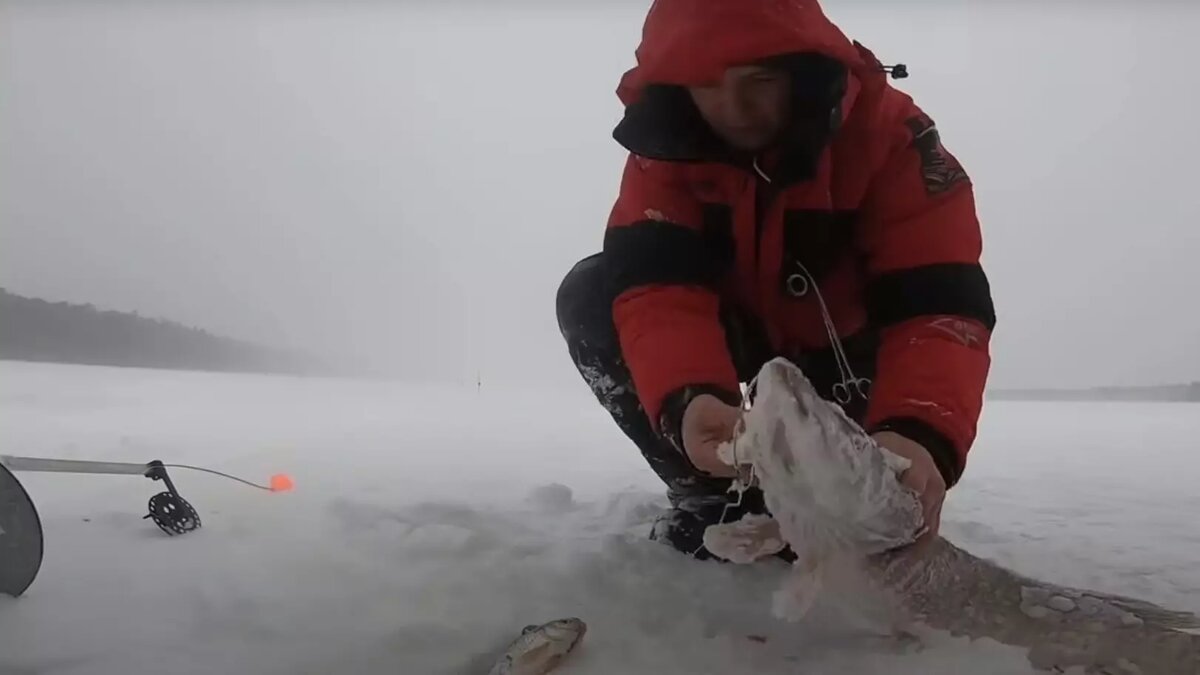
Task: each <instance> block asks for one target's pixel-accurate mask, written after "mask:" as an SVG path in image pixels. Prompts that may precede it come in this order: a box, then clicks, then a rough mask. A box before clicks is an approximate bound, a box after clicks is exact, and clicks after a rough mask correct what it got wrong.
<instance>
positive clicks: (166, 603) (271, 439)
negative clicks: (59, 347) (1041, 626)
mask: <svg viewBox="0 0 1200 675" xmlns="http://www.w3.org/2000/svg"><path fill="white" fill-rule="evenodd" d="M564 358H565V357H564ZM564 364H565V367H569V363H567V362H564ZM0 433H2V434H3V435H2V436H0V453H3V454H15V455H32V456H46V457H57V458H67V459H98V460H113V461H135V462H145V461H149V460H151V459H163V460H164V461H171V462H186V463H191V464H198V465H203V466H208V467H211V468H214V469H218V470H221V471H227V472H231V473H235V474H238V475H244V476H246V477H248V478H251V479H254V480H258V481H265V480H266V479H267V477H268V476H270V475H271V474H272V473H276V472H287V473H290V474H291V475H292V476H293V478H294V479H295V481H296V489H295V490H294V491H293V492H290V493H283V494H270V493H266V492H261V491H257V490H253V489H250V488H247V487H246V486H242V485H239V484H237V483H234V482H230V481H226V480H223V479H220V478H218V477H215V476H211V475H208V474H200V473H193V472H186V471H182V470H176V471H174V472H173V478H174V479H175V481H176V483H177V485H178V487H179V489H180V491H181V492H182V494H183V495H184V496H185V497H186V498H187V499H188V500H189V501H191V502H192V504H194V505H195V507H196V508H197V509H198V510H199V512H200V515H201V517H202V518H203V521H204V526H203V528H202V529H201V530H199V531H197V532H193V533H191V534H188V535H186V536H183V537H175V538H168V537H166V536H165V535H164V534H163V533H162V532H160V531H159V530H158V529H157V528H156V527H154V526H153V525H152V524H151V523H150V522H149V521H146V520H142V515H143V514H144V508H145V503H146V500H147V499H148V498H149V497H150V496H151V495H152V494H154V493H155V492H157V491H159V490H161V484H160V483H153V482H151V481H148V480H146V479H144V478H138V477H125V476H75V475H61V474H33V473H22V474H20V475H19V478H20V479H21V481H22V482H23V483H24V484H25V486H26V488H27V489H28V491H29V492H30V494H31V496H32V497H33V499H34V500H35V502H36V503H37V505H38V508H39V509H40V512H41V515H42V520H43V525H44V528H45V533H46V557H45V562H44V565H43V568H42V572H41V575H40V576H39V578H38V579H37V581H36V582H35V583H34V585H33V586H32V587H31V588H30V589H29V591H28V593H27V594H26V595H25V596H24V597H22V598H20V599H17V600H12V599H9V598H0V673H5V674H6V675H7V674H9V673H12V674H14V675H24V674H27V673H38V674H39V675H43V674H44V675H60V674H61V675H68V674H70V675H82V674H87V675H108V674H113V675H118V674H119V675H130V674H137V673H156V674H158V673H164V674H174V673H180V674H187V675H190V674H192V673H196V674H199V673H235V672H236V673H266V674H275V673H280V674H282V673H312V674H317V673H331V672H338V673H387V674H397V673H405V674H408V673H413V674H418V675H421V674H430V675H443V674H444V675H451V674H454V675H460V674H461V675H467V674H468V673H474V672H486V670H487V668H488V666H489V665H490V661H491V659H492V658H494V657H495V655H496V654H497V652H498V650H501V649H503V647H504V646H505V645H507V644H508V643H509V642H510V641H511V640H512V639H513V637H515V635H516V634H517V633H518V632H519V631H520V628H521V627H522V626H524V625H526V624H530V623H537V622H541V621H545V620H548V619H551V618H556V617H559V616H579V617H580V618H582V619H584V620H585V621H586V622H587V623H588V627H589V630H588V635H587V638H586V639H585V641H584V643H583V645H582V646H581V647H580V648H579V650H578V651H577V652H576V653H575V654H573V655H572V656H571V658H570V659H569V660H568V661H567V662H566V663H565V664H564V665H563V667H562V668H561V672H562V673H563V674H564V675H583V674H597V673H605V674H608V673H622V674H623V675H636V674H640V673H689V674H693V673H714V674H716V673H721V674H728V673H742V672H745V673H750V672H753V673H806V674H815V673H839V674H848V675H854V674H860V673H861V674H865V673H932V674H935V675H941V674H945V675H949V674H951V673H953V674H958V673H964V672H971V673H984V674H986V673H1016V674H1025V673H1031V672H1033V671H1032V670H1031V669H1030V668H1029V667H1028V666H1027V665H1026V662H1025V659H1024V656H1023V655H1022V654H1021V653H1020V652H1019V651H1017V650H1015V649H1012V648H1008V647H1004V646H1001V645H997V644H995V643H974V644H971V643H968V642H967V641H966V640H965V639H960V638H954V637H951V636H949V635H943V636H936V637H935V639H934V641H933V642H932V643H931V644H930V645H929V646H928V648H926V649H924V650H915V649H912V648H911V647H906V646H900V645H897V644H894V643H891V642H885V641H880V640H878V639H876V638H873V637H871V636H868V635H864V634H861V633H858V632H856V631H855V630H854V629H853V627H852V626H848V625H842V624H839V622H838V621H837V620H836V619H837V616H836V612H833V611H832V609H826V611H822V608H821V607H818V608H816V609H815V610H814V612H813V613H812V614H810V615H808V616H806V617H805V619H803V620H802V621H800V622H798V623H795V624H791V623H786V622H782V621H779V620H777V619H774V618H773V617H772V616H771V597H772V594H773V593H774V591H775V590H776V588H777V587H778V586H779V584H780V582H781V581H782V580H783V579H784V577H785V575H786V571H787V570H786V568H785V567H784V566H783V564H782V563H777V562H766V563H757V564H755V565H750V566H740V565H726V564H718V563H702V562H696V561H692V560H690V559H686V558H684V557H682V556H681V555H680V554H677V553H675V552H674V551H671V550H669V549H667V548H665V547H663V546H661V545H658V544H655V543H653V542H650V541H648V540H647V539H646V533H647V531H648V528H649V523H650V521H651V520H652V519H653V518H654V517H655V516H656V515H657V514H658V513H659V512H660V511H661V509H662V508H664V506H665V503H666V502H665V498H664V497H663V495H662V489H661V486H660V485H659V484H658V482H657V479H656V478H655V477H654V475H653V474H652V473H651V472H650V471H649V469H648V468H647V467H646V466H645V465H644V463H643V461H642V460H641V458H640V456H639V455H638V453H637V452H636V450H635V449H634V448H633V447H632V446H631V445H630V444H629V443H628V441H627V440H626V439H624V437H623V436H621V435H620V433H619V432H618V431H617V430H616V428H615V427H614V426H613V425H612V423H611V420H609V419H608V418H607V416H606V413H604V411H602V410H600V409H599V407H598V406H596V405H595V403H594V401H593V400H592V399H591V398H590V394H589V393H588V392H587V390H586V388H584V386H583V384H582V382H581V383H580V385H579V387H578V388H576V389H575V390H571V391H567V392H563V391H558V390H538V389H533V388H529V389H520V388H502V389H501V388H490V387H487V386H485V387H484V388H483V390H482V391H478V390H477V389H476V388H475V387H474V386H470V387H467V386H464V387H455V386H449V385H416V384H396V383H387V382H355V381H349V380H323V379H303V378H288V377H265V376H251V375H226V374H203V373H179V372H165V371H150V370H136V369H110V368H92V367H79V366H56V365H44V364H24V363H0ZM1196 438H1200V406H1195V405H1189V404H1122V403H1087V404H1084V403H1053V404H1047V403H1028V402H1020V403H1018V402H989V403H988V406H987V411H986V413H985V416H984V419H983V423H982V427H981V436H980V441H979V444H978V446H977V447H976V449H975V451H974V453H973V458H972V462H971V467H970V468H969V470H968V472H967V476H966V478H965V479H964V480H963V482H962V483H961V484H960V485H959V486H958V487H956V488H955V489H954V490H953V491H952V494H951V495H950V497H949V500H948V502H947V504H946V507H945V510H944V514H943V518H944V523H943V528H942V531H943V534H945V535H946V537H947V538H949V539H950V540H951V541H954V542H955V543H957V544H959V545H961V546H964V547H965V548H967V549H968V550H970V551H972V552H973V553H976V554H979V555H984V556H988V557H991V558H993V559H995V560H997V561H999V562H1001V563H1002V564H1005V565H1008V566H1011V567H1013V568H1014V569H1016V570H1018V571H1022V572H1026V573H1028V574H1030V575H1032V576H1035V577H1037V578H1040V579H1045V580H1047V581H1054V582H1058V583H1062V584H1067V585H1074V586H1082V587H1087V588H1091V589H1095V590H1100V591H1108V592H1116V593H1122V594H1128V595H1134V596H1137V597H1140V598H1143V599H1146V600H1150V601H1152V602H1157V603H1160V604H1164V605H1166V606H1168V607H1171V608H1174V609H1183V610H1190V611H1194V612H1200V566H1198V565H1196V561H1197V560H1200V528H1197V526H1196V524H1195V522H1196V521H1195V515H1194V514H1195V513H1197V512H1200V490H1198V489H1197V488H1196V482H1197V477H1198V476H1200V472H1198V471H1197V469H1198V468H1200V458H1198V456H1197V453H1196V445H1195V439H1196ZM750 635H755V636H763V637H766V638H767V640H766V641H765V642H760V641H758V640H750V639H747V636H750Z"/></svg>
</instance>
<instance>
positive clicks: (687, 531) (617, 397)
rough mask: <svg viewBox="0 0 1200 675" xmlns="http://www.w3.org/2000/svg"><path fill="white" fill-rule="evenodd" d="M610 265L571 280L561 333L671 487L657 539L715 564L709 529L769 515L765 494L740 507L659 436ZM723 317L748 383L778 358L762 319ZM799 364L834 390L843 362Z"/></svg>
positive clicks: (590, 266) (562, 305) (594, 259)
mask: <svg viewBox="0 0 1200 675" xmlns="http://www.w3.org/2000/svg"><path fill="white" fill-rule="evenodd" d="M604 267H605V265H604V255H603V254H602V253H598V254H595V255H591V256H589V257H587V258H584V259H583V260H581V261H579V262H578V263H577V264H576V265H575V266H574V267H573V268H572V269H571V271H570V272H569V273H568V274H567V276H566V277H565V278H564V279H563V281H562V283H561V285H560V286H559V289H558V295H557V301H556V304H557V314H558V327H559V330H560V332H561V333H562V335H563V338H564V339H565V340H566V343H567V350H568V352H569V354H570V356H571V360H572V361H573V362H574V363H575V367H576V368H577V369H578V370H579V374H580V375H582V376H583V379H584V381H585V382H586V383H587V385H588V387H590V388H591V390H592V393H593V394H595V396H596V398H597V400H598V401H599V402H600V405H602V406H603V407H604V408H605V409H606V410H607V411H608V412H609V414H611V415H612V418H613V420H614V421H615V422H616V424H617V426H618V427H620V429H621V431H622V432H624V434H625V435H626V436H627V437H628V438H629V439H630V440H631V441H632V442H633V444H634V445H635V446H636V447H637V448H638V450H640V451H641V454H642V457H644V458H645V460H646V462H647V463H648V464H649V465H650V468H651V469H652V470H653V471H654V472H655V473H656V474H657V475H658V477H659V478H660V479H661V480H662V481H663V482H664V483H665V484H666V487H667V498H668V500H669V502H670V504H671V507H672V508H671V509H670V511H668V512H667V513H666V514H664V515H663V516H662V517H661V518H660V519H659V520H658V521H657V522H656V523H655V524H654V527H653V530H652V532H651V535H650V536H651V538H652V539H655V540H660V541H665V542H666V543H669V544H670V545H672V546H674V547H675V548H676V549H678V550H680V551H683V552H685V553H688V554H690V555H693V556H695V557H697V558H700V559H709V558H711V557H712V554H711V553H710V552H709V551H708V550H707V549H705V547H704V545H703V535H704V530H705V528H706V527H708V526H709V525H711V524H715V523H719V522H730V521H734V520H738V519H739V518H741V517H742V515H743V514H745V513H766V512H767V509H766V506H765V504H764V503H763V497H762V493H761V492H760V491H759V490H758V489H757V488H750V489H749V490H748V491H746V492H745V493H743V495H742V497H741V503H740V505H735V502H737V501H738V495H737V493H733V492H728V490H729V487H730V480H729V479H724V478H715V477H712V476H709V475H707V474H703V473H700V472H698V471H696V470H695V469H693V468H692V466H691V463H690V462H688V461H687V459H686V458H685V457H684V456H683V455H682V454H681V453H680V452H679V450H677V449H676V448H675V447H674V446H673V445H672V444H671V443H670V442H668V441H667V440H666V439H664V438H663V437H661V436H660V435H659V434H657V433H656V432H655V431H654V429H653V427H652V426H651V425H650V420H649V419H648V417H647V416H646V413H645V411H644V410H643V408H642V405H641V403H640V401H639V399H638V396H637V392H636V390H635V389H634V385H633V381H632V378H631V376H630V374H629V371H628V369H627V367H626V365H625V361H624V359H623V358H622V356H621V347H620V342H619V340H618V337H617V332H616V327H615V326H614V325H613V320H612V304H613V300H614V297H613V294H612V292H611V290H610V289H609V285H608V283H607V275H606V273H605V269H604ZM721 315H722V317H721V322H722V325H723V327H724V328H725V335H726V343H727V345H728V347H729V351H730V354H731V355H732V357H733V361H734V365H735V367H736V369H737V372H738V377H739V378H740V379H741V380H742V381H743V382H748V381H750V380H751V379H753V377H754V376H755V375H756V374H757V373H758V371H759V369H760V368H761V367H762V365H763V364H764V363H766V362H767V361H768V360H770V359H771V358H774V357H775V356H776V354H775V353H774V352H773V351H772V350H771V349H770V347H769V346H768V344H767V342H766V340H765V338H764V337H763V336H762V332H761V331H760V330H758V329H757V328H756V326H755V324H754V322H752V321H749V320H747V318H746V317H745V316H744V315H742V314H741V313H740V312H739V311H738V310H737V309H736V308H735V307H732V306H723V307H722V311H721ZM847 347H850V345H847ZM792 360H793V361H796V359H792ZM798 365H799V366H800V367H801V368H802V369H804V370H805V372H806V374H807V375H808V377H809V378H811V379H812V380H813V382H814V384H817V383H818V382H820V381H822V380H829V381H830V383H831V384H830V386H832V381H833V379H834V377H835V375H834V373H835V372H836V365H835V364H834V363H833V362H832V360H831V359H830V360H829V361H828V362H826V360H825V359H822V358H820V355H817V358H815V359H813V360H812V361H811V363H798ZM819 390H820V387H819ZM858 403H859V405H854V404H851V405H849V406H847V413H848V414H849V415H850V416H851V417H859V416H861V414H862V413H863V408H865V402H858ZM781 555H783V556H784V557H785V558H786V557H790V556H791V553H790V551H785V552H784V554H781Z"/></svg>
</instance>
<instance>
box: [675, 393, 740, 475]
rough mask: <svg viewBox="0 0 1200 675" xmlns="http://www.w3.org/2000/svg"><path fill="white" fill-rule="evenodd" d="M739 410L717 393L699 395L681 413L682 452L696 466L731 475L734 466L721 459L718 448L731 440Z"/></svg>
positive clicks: (706, 470) (707, 471)
mask: <svg viewBox="0 0 1200 675" xmlns="http://www.w3.org/2000/svg"><path fill="white" fill-rule="evenodd" d="M741 417H742V410H741V408H738V407H736V406H731V405H729V404H727V403H725V402H724V401H722V400H721V399H719V398H717V397H716V396H712V395H710V394H701V395H699V396H697V397H696V398H694V399H692V401H691V403H689V404H688V407H687V409H686V410H684V412H683V421H682V423H681V424H680V435H681V436H682V440H683V448H684V452H686V453H687V456H688V458H689V459H691V460H692V464H693V465H695V467H696V468H697V469H699V470H701V471H703V472H705V473H707V474H710V475H712V476H720V477H722V478H733V477H735V476H737V475H738V474H737V469H735V468H734V467H732V466H730V465H728V464H726V463H725V462H722V461H721V458H720V457H718V456H717V448H718V447H720V446H721V444H722V443H726V442H728V441H730V440H732V439H733V434H734V430H735V429H736V428H737V424H738V420H740V419H741Z"/></svg>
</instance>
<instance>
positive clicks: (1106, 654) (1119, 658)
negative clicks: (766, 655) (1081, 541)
mask: <svg viewBox="0 0 1200 675" xmlns="http://www.w3.org/2000/svg"><path fill="white" fill-rule="evenodd" d="M752 391H753V397H752V404H751V405H750V406H749V408H748V409H747V411H746V413H745V417H744V419H743V425H742V428H741V429H740V431H739V434H738V436H737V438H736V439H735V441H734V442H733V443H731V444H729V445H727V446H726V447H725V448H724V449H723V453H724V457H725V459H726V461H728V462H729V463H730V464H733V465H735V466H739V467H741V468H743V469H747V468H748V470H749V471H750V473H751V474H752V475H753V481H754V482H755V483H756V484H757V485H759V487H761V488H762V490H763V494H764V497H765V499H766V503H767V507H768V509H769V510H770V512H771V516H770V520H767V517H765V516H748V517H747V518H745V519H744V520H743V521H739V522H735V523H727V524H724V525H718V526H714V527H712V528H710V532H709V533H707V536H706V542H709V543H710V544H711V545H710V550H713V552H714V553H717V554H718V555H722V556H724V557H727V558H729V559H731V560H734V561H737V562H747V561H749V560H750V559H753V558H757V557H761V556H763V555H770V554H772V553H775V552H777V551H778V550H781V549H782V548H783V546H785V545H790V546H791V547H792V549H793V551H794V552H795V553H796V554H797V556H798V559H797V560H796V562H795V563H794V565H793V570H792V573H791V574H792V576H791V577H790V578H789V580H788V582H787V583H786V585H785V587H784V588H783V589H781V590H780V591H779V593H778V594H777V596H776V612H777V613H778V614H779V615H780V616H783V617H784V618H789V619H795V618H798V617H800V616H802V615H803V614H804V613H805V612H806V611H807V609H808V607H809V606H811V604H812V603H813V601H814V599H815V598H816V597H817V595H818V593H819V591H820V590H821V588H822V580H823V579H826V578H829V577H830V576H831V573H832V572H834V571H836V572H838V573H842V572H843V571H844V570H845V569H846V567H847V563H848V562H851V563H853V564H852V565H851V567H853V568H854V569H856V570H858V571H859V572H860V573H861V575H862V576H861V578H862V580H863V581H864V582H865V584H866V585H865V586H860V587H859V588H860V590H861V591H862V592H867V591H874V592H875V594H876V595H877V596H878V597H879V598H880V599H882V601H883V602H882V604H883V606H885V607H887V608H888V612H890V613H893V614H894V616H892V617H889V618H888V622H889V625H892V626H895V627H900V626H903V625H905V624H907V625H910V626H911V625H914V624H917V625H924V626H928V627H930V628H933V629H937V630H943V631H947V632H949V633H950V634H952V635H958V636H968V637H971V638H991V639H993V640H996V641H998V642H1000V643H1003V644H1006V645H1011V646H1015V647H1020V648H1024V649H1026V650H1028V652H1027V653H1028V657H1029V662H1030V664H1031V665H1032V666H1033V667H1034V668H1035V669H1040V670H1047V671H1058V672H1063V671H1065V670H1066V669H1068V668H1072V667H1076V666H1078V667H1080V668H1082V670H1083V672H1086V673H1110V674H1112V675H1118V674H1119V675H1134V674H1141V675H1198V674H1200V630H1198V629H1200V618H1198V617H1196V616H1195V615H1193V614H1190V613H1187V612H1177V611H1171V610H1169V609H1165V608H1163V607H1159V606H1157V605H1154V604H1151V603H1148V602H1143V601H1140V600H1137V599H1134V598H1128V597H1122V596H1118V595H1112V594H1106V593H1098V592H1094V591H1090V590H1084V589H1076V588H1068V587H1064V586H1058V585H1054V584H1051V583H1046V582H1043V581H1039V580H1036V579H1032V578H1029V577H1026V576H1023V575H1020V574H1017V573H1015V572H1012V571H1010V570H1007V569H1005V568H1004V567H1002V566H1000V565H998V564H996V563H995V562H992V561H989V560H986V559H983V558H980V557H977V556H974V555H972V554H970V553H968V552H967V551H965V550H963V549H962V548H959V547H957V546H955V545H954V544H952V543H950V542H949V541H947V540H946V539H945V538H943V537H935V538H933V539H932V540H931V541H929V542H928V543H927V544H922V545H919V546H912V544H913V543H914V541H916V539H917V537H918V535H919V534H920V533H921V526H922V515H921V507H920V503H919V501H918V500H917V497H916V495H915V493H913V491H911V490H910V489H908V488H907V487H905V486H904V485H902V484H901V483H900V482H899V480H898V477H899V475H900V473H901V472H902V471H903V470H904V469H906V468H907V466H908V461H907V460H906V459H904V458H902V457H899V456H897V455H895V454H893V453H891V452H889V451H887V450H886V449H884V448H882V447H880V446H879V445H878V444H876V443H875V442H874V441H873V440H872V439H871V438H870V436H869V435H867V434H866V433H865V432H864V431H863V430H862V428H861V427H860V426H859V425H858V424H856V423H855V422H854V421H853V420H851V419H850V418H849V417H847V416H846V415H845V414H844V413H843V412H842V409H841V408H840V407H838V406H836V405H833V404H831V403H829V402H827V401H826V400H824V399H822V398H821V397H820V396H819V395H818V394H817V392H816V390H815V389H814V388H813V386H812V384H811V383H810V382H809V381H808V379H807V378H806V377H805V376H804V375H803V374H802V373H801V371H800V370H799V369H798V368H796V367H795V366H794V365H793V364H791V363H789V362H788V361H785V360H782V359H776V360H774V361H771V362H769V363H767V364H766V365H765V366H764V367H763V369H762V370H761V371H760V373H759V375H758V377H757V379H756V380H755V381H754V382H753V383H752ZM785 542H786V544H785ZM714 547H715V548H714ZM718 549H720V550H718Z"/></svg>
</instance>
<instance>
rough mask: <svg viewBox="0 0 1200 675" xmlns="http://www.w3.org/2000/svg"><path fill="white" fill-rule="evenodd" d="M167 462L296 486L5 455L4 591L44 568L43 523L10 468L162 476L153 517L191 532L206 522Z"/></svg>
mask: <svg viewBox="0 0 1200 675" xmlns="http://www.w3.org/2000/svg"><path fill="white" fill-rule="evenodd" d="M167 467H171V468H179V469H190V470H193V471H203V472H205V473H211V474H215V475H218V476H222V477H224V478H228V479H230V480H235V481H237V482H239V483H244V484H246V485H249V486H251V487H255V488H258V489H260V490H266V491H268V492H287V491H289V490H291V489H293V487H294V485H293V483H292V479H291V478H290V477H289V476H287V475H285V474H275V475H274V476H271V482H270V484H269V485H259V484H258V483H252V482H250V481H248V480H244V479H242V478H238V477H237V476H231V475H229V474H227V473H222V472H220V471H215V470H213V469H206V468H204V467H199V466H189V465H186V464H164V463H162V462H161V461H159V460H157V459H156V460H154V461H152V462H149V463H146V464H137V463H131V462H88V461H81V460H73V459H44V458H39V457H13V456H9V455H0V593H5V594H7V595H11V596H13V597H16V596H18V595H20V594H22V593H24V592H25V589H26V588H28V587H29V585H30V584H31V583H33V579H34V577H35V576H37V573H38V569H39V568H40V567H41V559H42V525H41V521H40V519H39V518H38V514H37V510H36V509H35V508H34V506H33V502H32V500H30V499H29V495H28V494H27V493H26V492H25V490H24V488H22V487H21V484H20V483H19V482H17V479H16V476H13V475H12V473H10V472H16V471H43V472H54V473H97V474H115V475H131V476H145V477H146V478H149V479H151V480H156V481H157V480H161V481H162V482H163V484H164V485H165V486H166V488H167V489H166V490H165V491H163V492H160V493H158V494H156V495H154V496H153V497H151V498H150V502H149V504H148V505H147V506H148V510H149V513H148V514H146V515H145V516H144V517H143V518H149V519H151V520H153V521H154V524H155V525H158V527H159V529H161V530H162V531H163V532H166V533H167V534H168V535H178V534H186V533H188V532H191V531H192V530H195V529H197V528H199V527H200V514H198V513H196V509H195V508H193V507H192V505H191V504H189V503H188V501H187V500H186V499H184V498H183V497H182V496H180V494H179V490H178V489H176V487H175V483H174V482H173V481H172V480H171V476H170V475H169V474H168V473H167Z"/></svg>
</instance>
